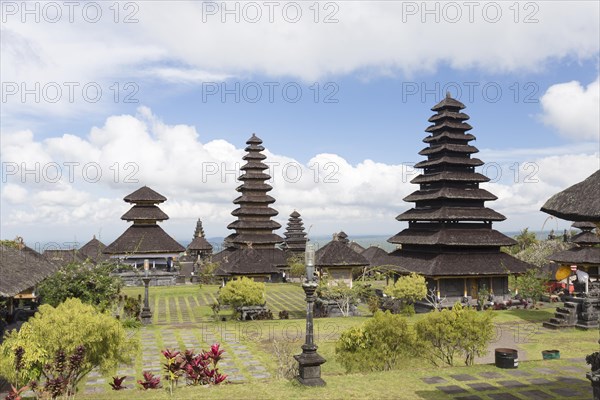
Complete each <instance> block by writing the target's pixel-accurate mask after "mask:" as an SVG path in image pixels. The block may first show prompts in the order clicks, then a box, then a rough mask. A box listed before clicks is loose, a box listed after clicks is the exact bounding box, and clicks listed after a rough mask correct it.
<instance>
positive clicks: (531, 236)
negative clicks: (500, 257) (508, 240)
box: [509, 228, 538, 254]
mask: <svg viewBox="0 0 600 400" xmlns="http://www.w3.org/2000/svg"><path fill="white" fill-rule="evenodd" d="M515 240H516V241H517V245H516V246H512V247H510V248H509V253H511V254H516V253H518V252H519V251H522V250H525V249H526V248H528V247H529V246H532V245H534V244H536V243H537V242H538V240H537V237H536V236H535V232H529V228H525V229H523V230H521V232H520V233H519V234H518V235H517V236H515Z"/></svg>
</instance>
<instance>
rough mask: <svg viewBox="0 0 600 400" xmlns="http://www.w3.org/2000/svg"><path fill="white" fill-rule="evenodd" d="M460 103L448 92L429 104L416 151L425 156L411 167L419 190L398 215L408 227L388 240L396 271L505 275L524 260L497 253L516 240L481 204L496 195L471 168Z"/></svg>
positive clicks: (474, 162) (499, 218) (466, 127)
mask: <svg viewBox="0 0 600 400" xmlns="http://www.w3.org/2000/svg"><path fill="white" fill-rule="evenodd" d="M464 108H465V106H464V105H463V104H462V103H461V102H459V101H457V100H455V99H453V98H451V97H450V96H449V95H448V96H447V97H446V98H445V99H443V100H442V101H441V102H440V103H438V104H437V105H436V106H435V107H433V108H432V111H435V112H436V114H434V115H433V116H432V117H431V118H429V122H431V123H432V125H430V126H429V127H428V128H427V129H426V130H425V131H426V132H428V133H429V135H428V136H427V137H426V138H425V139H423V142H425V143H426V144H427V147H425V148H424V149H423V150H421V151H420V152H419V154H420V155H424V156H427V160H424V161H421V162H419V163H417V164H416V165H415V167H416V168H422V169H423V172H422V174H420V175H418V176H417V177H416V178H414V179H413V180H412V181H411V183H414V184H419V190H417V191H415V192H413V193H411V194H410V195H408V196H407V197H405V198H404V201H408V202H412V203H414V204H415V206H414V207H413V208H411V209H410V210H408V211H406V212H404V213H402V214H400V215H399V216H398V217H397V218H396V219H397V220H398V221H407V222H408V228H407V229H405V230H403V231H401V232H400V233H398V234H397V235H395V236H393V237H391V238H390V239H388V241H389V242H391V243H395V244H399V245H401V246H402V248H401V249H399V250H396V251H395V252H393V253H391V256H393V257H392V258H391V260H393V262H394V264H396V265H397V266H398V269H399V270H400V271H404V272H406V271H414V272H418V273H421V274H424V275H427V276H473V275H498V274H500V275H502V274H504V275H506V274H507V273H509V272H510V273H518V272H523V271H525V270H526V269H527V268H528V264H526V263H523V262H521V261H519V260H517V259H516V258H514V257H511V256H509V255H508V254H505V253H502V252H500V246H510V245H513V244H515V243H516V242H515V241H514V240H513V239H511V238H509V237H507V236H505V235H503V234H502V233H500V232H498V231H496V230H494V229H492V222H494V221H503V220H504V219H505V217H504V216H503V215H502V214H500V213H498V212H496V211H494V210H492V209H490V208H487V207H486V206H485V202H486V201H494V200H496V199H497V197H496V196H494V195H493V194H492V193H490V192H488V191H487V190H485V189H482V188H480V187H479V184H480V183H484V182H488V181H489V179H488V178H487V177H486V176H484V175H482V174H480V173H478V172H475V168H476V167H478V166H481V165H483V164H484V163H483V161H481V160H480V159H479V158H476V157H472V155H473V154H476V153H477V152H478V150H477V148H476V147H474V146H473V145H471V144H470V142H472V141H473V140H475V136H473V135H472V134H471V133H467V131H470V130H471V129H472V127H471V125H469V124H468V123H467V122H466V121H467V120H468V119H469V116H468V115H467V114H465V113H463V112H462V111H461V110H462V109H464Z"/></svg>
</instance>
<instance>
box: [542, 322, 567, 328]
mask: <svg viewBox="0 0 600 400" xmlns="http://www.w3.org/2000/svg"><path fill="white" fill-rule="evenodd" d="M542 326H543V327H544V328H548V329H560V328H564V325H559V324H555V323H552V322H544V323H543V324H542Z"/></svg>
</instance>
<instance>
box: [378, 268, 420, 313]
mask: <svg viewBox="0 0 600 400" xmlns="http://www.w3.org/2000/svg"><path fill="white" fill-rule="evenodd" d="M384 293H385V294H387V295H388V296H392V297H394V298H397V299H400V300H401V301H402V304H401V310H402V311H403V313H405V314H407V315H412V314H414V305H413V304H414V303H415V302H416V301H418V300H421V299H424V298H425V297H426V296H427V283H426V282H425V277H424V276H422V275H419V274H417V273H415V272H411V273H410V274H409V275H404V276H401V277H400V278H398V280H397V281H396V283H394V284H393V285H388V286H386V287H385V289H384Z"/></svg>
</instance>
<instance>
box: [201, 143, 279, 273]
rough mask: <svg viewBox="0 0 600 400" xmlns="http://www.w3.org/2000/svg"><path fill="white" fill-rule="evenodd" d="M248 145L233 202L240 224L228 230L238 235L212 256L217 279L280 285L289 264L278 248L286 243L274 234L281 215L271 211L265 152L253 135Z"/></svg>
mask: <svg viewBox="0 0 600 400" xmlns="http://www.w3.org/2000/svg"><path fill="white" fill-rule="evenodd" d="M246 144H247V146H246V149H245V151H246V155H244V157H243V160H244V161H246V164H244V165H243V166H242V167H241V168H240V169H241V171H242V175H241V176H240V177H239V178H238V179H239V180H240V181H241V182H242V184H241V185H240V186H238V187H237V188H236V190H237V191H238V192H239V193H240V196H239V197H237V198H236V199H235V200H234V201H233V203H234V204H236V205H238V208H236V209H235V210H233V212H232V213H231V215H233V216H234V217H237V220H236V221H234V222H232V223H230V224H229V225H228V226H227V228H228V229H232V230H235V232H234V233H232V234H231V235H229V236H227V237H226V238H225V242H224V245H225V247H226V248H225V249H224V250H223V251H221V252H219V253H217V254H215V255H214V256H213V261H215V262H218V263H219V268H218V269H217V270H216V271H215V275H217V276H220V277H222V278H223V279H224V280H227V279H231V278H234V277H236V276H247V277H252V278H253V279H255V280H261V281H279V280H280V279H281V272H282V270H283V269H285V268H286V265H287V263H286V259H285V254H284V252H283V250H281V249H279V248H277V247H276V245H277V244H280V243H282V242H284V239H283V238H282V237H281V236H279V235H277V234H275V233H273V231H275V230H277V229H279V228H281V225H280V224H279V223H277V222H276V221H273V220H272V217H274V216H276V215H277V214H278V212H277V210H275V209H274V208H272V207H271V204H273V203H274V202H275V199H274V198H273V197H271V196H269V195H268V194H267V193H268V192H270V191H271V190H272V189H273V188H272V187H271V185H269V184H268V183H266V181H267V180H269V179H270V178H271V177H270V176H269V175H268V174H267V173H265V170H267V169H268V168H269V167H268V166H267V165H266V164H265V163H264V162H263V161H264V160H265V159H266V156H265V155H264V154H263V153H262V152H263V151H264V150H265V148H264V147H263V146H262V140H261V139H259V138H258V137H257V136H256V135H254V134H253V135H252V137H251V138H250V139H248V141H247V142H246Z"/></svg>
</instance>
